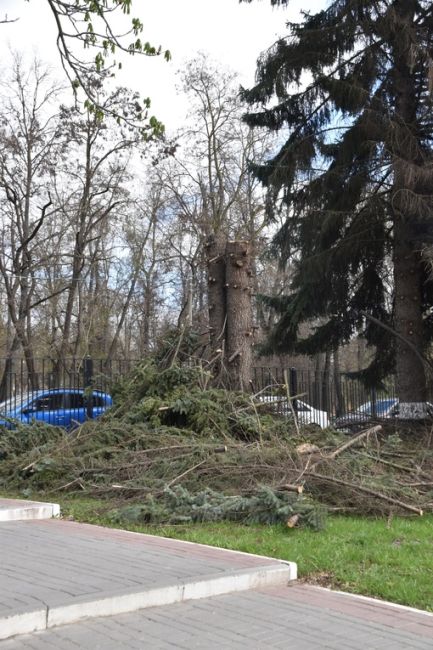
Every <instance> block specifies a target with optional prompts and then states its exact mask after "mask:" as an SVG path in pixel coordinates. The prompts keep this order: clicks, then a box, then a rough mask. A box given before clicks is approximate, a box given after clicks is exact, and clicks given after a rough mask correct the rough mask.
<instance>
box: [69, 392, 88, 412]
mask: <svg viewBox="0 0 433 650" xmlns="http://www.w3.org/2000/svg"><path fill="white" fill-rule="evenodd" d="M84 406H85V404H84V397H83V395H82V394H81V393H69V408H71V409H82V408H84Z"/></svg>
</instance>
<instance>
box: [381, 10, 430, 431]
mask: <svg viewBox="0 0 433 650" xmlns="http://www.w3.org/2000/svg"><path fill="white" fill-rule="evenodd" d="M394 10H395V12H396V15H397V16H398V20H397V21H396V22H395V25H396V27H395V34H394V45H393V52H394V92H395V98H396V109H397V111H396V117H395V124H396V133H395V136H394V137H395V141H394V142H393V143H390V144H391V146H392V148H393V152H394V163H393V167H394V188H393V196H392V199H391V204H392V206H393V219H394V260H393V261H394V329H395V331H396V333H397V334H399V335H401V337H404V338H405V339H407V340H409V341H411V343H412V344H413V345H414V346H415V347H416V348H417V349H418V351H419V352H420V353H422V352H423V338H424V337H423V331H422V330H423V318H422V302H421V301H422V296H421V275H422V267H421V257H420V254H419V252H418V251H417V250H416V249H415V244H414V243H413V242H412V241H411V239H413V238H412V237H411V222H413V221H414V220H416V219H417V218H418V217H419V216H420V215H418V214H417V206H416V196H417V194H418V193H419V192H418V187H417V181H416V174H414V173H413V169H412V168H413V167H414V166H418V165H419V166H420V167H422V166H423V160H422V152H421V148H422V146H421V143H420V142H419V137H418V135H417V112H416V102H417V100H416V92H415V80H414V72H413V69H412V67H411V56H412V54H411V48H412V43H411V38H410V29H411V27H412V25H413V21H414V15H415V14H414V12H415V10H414V4H413V3H411V2H407V0H397V1H396V2H395V4H394ZM395 349H396V356H395V359H396V389H397V396H398V397H399V400H400V415H399V417H400V418H403V419H406V418H414V417H415V418H418V417H423V416H425V415H426V405H425V401H426V377H425V372H424V367H423V364H422V363H421V361H420V360H419V358H418V357H417V356H416V354H415V353H414V351H413V350H411V349H410V347H409V346H408V345H407V344H406V343H404V341H403V340H402V339H400V338H396V341H395Z"/></svg>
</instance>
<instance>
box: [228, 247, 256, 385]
mask: <svg viewBox="0 0 433 650" xmlns="http://www.w3.org/2000/svg"><path fill="white" fill-rule="evenodd" d="M250 262H251V250H250V245H249V243H248V242H245V241H231V242H228V243H227V249H226V288H227V337H226V343H227V349H226V365H227V369H228V375H229V384H230V388H231V389H233V390H244V391H247V390H249V388H250V386H251V372H252V343H253V313H252V303H251V291H252V287H251V269H250Z"/></svg>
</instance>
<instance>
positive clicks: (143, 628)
mask: <svg viewBox="0 0 433 650" xmlns="http://www.w3.org/2000/svg"><path fill="white" fill-rule="evenodd" d="M432 647H433V616H430V615H428V614H423V613H418V612H411V611H408V610H406V609H400V608H395V607H392V606H390V605H388V604H386V603H380V602H378V601H376V602H372V601H369V600H364V599H360V598H357V597H356V596H349V595H346V594H333V593H330V592H328V591H327V590H325V589H322V588H320V587H312V586H309V585H296V584H294V585H293V586H288V587H274V588H268V589H262V590H251V591H247V592H245V591H244V592H242V593H237V594H227V595H223V596H217V597H213V598H206V599H203V600H195V601H189V602H183V603H179V604H175V605H166V606H164V607H155V608H151V609H144V610H141V611H139V612H134V613H130V614H122V615H120V616H112V617H107V618H97V619H90V620H88V621H83V622H81V623H76V624H75V625H65V626H62V627H56V628H53V629H50V630H46V631H45V632H35V633H33V634H31V635H23V636H19V637H15V638H14V639H8V640H6V641H1V642H0V649H1V650H78V649H80V650H143V649H149V650H173V649H174V648H178V649H180V650H190V649H191V648H199V649H200V650H222V649H225V650H266V649H267V648H280V649H285V650H319V649H320V650H321V649H322V648H326V649H327V650H431V649H432Z"/></svg>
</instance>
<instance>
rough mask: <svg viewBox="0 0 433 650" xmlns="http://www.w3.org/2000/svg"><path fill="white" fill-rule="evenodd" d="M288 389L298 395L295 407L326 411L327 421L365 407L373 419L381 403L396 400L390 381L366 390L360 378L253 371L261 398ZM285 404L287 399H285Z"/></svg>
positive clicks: (299, 372) (310, 373) (296, 371)
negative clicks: (282, 388)
mask: <svg viewBox="0 0 433 650" xmlns="http://www.w3.org/2000/svg"><path fill="white" fill-rule="evenodd" d="M286 381H287V384H288V386H289V393H290V396H296V395H298V396H299V399H298V400H295V401H294V406H295V408H297V407H299V406H301V408H302V404H304V405H309V406H311V407H312V408H314V409H317V410H319V411H322V412H325V413H327V415H328V418H329V419H330V420H331V419H333V418H338V417H340V416H342V415H343V414H345V413H348V412H353V411H358V410H359V409H360V408H361V409H362V408H364V409H366V408H367V410H368V411H369V413H370V415H371V416H372V417H376V416H378V417H379V416H380V414H381V413H380V411H381V407H382V406H383V404H384V403H385V402H386V403H390V402H392V401H393V400H395V385H394V380H393V378H392V377H391V378H389V379H388V380H387V381H386V382H385V384H384V387H383V388H381V389H374V388H373V389H368V388H366V387H365V386H364V384H363V383H362V382H361V381H360V380H359V379H353V378H351V377H348V376H347V375H344V374H339V375H338V376H336V375H335V374H334V373H328V372H310V371H298V370H297V369H296V368H287V369H284V368H277V367H276V368H255V369H254V373H253V386H254V390H255V391H256V392H257V393H258V392H259V391H262V392H263V394H264V395H268V396H269V395H272V394H275V393H276V392H278V389H277V386H278V385H282V384H286ZM286 402H287V399H286Z"/></svg>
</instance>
